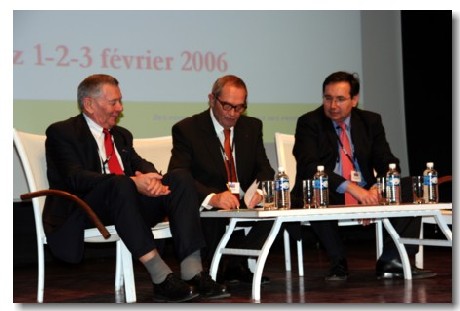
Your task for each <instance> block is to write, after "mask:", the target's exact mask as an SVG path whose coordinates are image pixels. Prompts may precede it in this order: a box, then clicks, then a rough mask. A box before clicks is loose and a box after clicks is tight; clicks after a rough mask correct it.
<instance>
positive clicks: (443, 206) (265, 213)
mask: <svg viewBox="0 0 460 311" xmlns="http://www.w3.org/2000/svg"><path fill="white" fill-rule="evenodd" d="M433 210H452V203H436V204H399V205H356V206H350V205H347V206H345V205H330V206H329V207H327V208H311V209H288V210H286V209H279V210H264V209H263V208H262V207H260V208H254V209H239V210H236V209H233V210H217V211H203V212H201V217H219V218H220V217H222V218H233V217H235V218H271V217H292V216H315V215H317V216H318V215H332V214H342V215H344V214H385V213H388V214H393V213H395V212H414V213H415V212H417V211H420V212H423V211H433ZM350 216H354V215H350Z"/></svg>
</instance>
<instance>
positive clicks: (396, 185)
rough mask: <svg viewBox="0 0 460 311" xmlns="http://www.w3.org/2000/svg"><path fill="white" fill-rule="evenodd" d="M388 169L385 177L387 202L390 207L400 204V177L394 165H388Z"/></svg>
mask: <svg viewBox="0 0 460 311" xmlns="http://www.w3.org/2000/svg"><path fill="white" fill-rule="evenodd" d="M388 167H389V169H388V172H387V175H386V178H387V184H386V190H387V193H386V195H387V201H388V204H390V205H394V204H399V203H400V202H401V175H400V174H399V172H398V171H397V170H396V164H395V163H390V164H389V165H388Z"/></svg>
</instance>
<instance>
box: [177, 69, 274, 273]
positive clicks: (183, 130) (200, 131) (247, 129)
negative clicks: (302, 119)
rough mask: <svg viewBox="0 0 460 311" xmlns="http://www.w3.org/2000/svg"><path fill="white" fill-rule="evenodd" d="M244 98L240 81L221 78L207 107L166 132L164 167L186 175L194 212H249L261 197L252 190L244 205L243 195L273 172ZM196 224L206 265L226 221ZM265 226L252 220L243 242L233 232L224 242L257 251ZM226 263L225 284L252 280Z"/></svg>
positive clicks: (259, 124) (258, 127) (243, 266)
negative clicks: (196, 206)
mask: <svg viewBox="0 0 460 311" xmlns="http://www.w3.org/2000/svg"><path fill="white" fill-rule="evenodd" d="M247 96H248V92H247V88H246V85H245V83H244V81H243V80H242V79H240V78H239V77H236V76H233V75H227V76H224V77H221V78H219V79H217V80H216V81H215V83H214V85H213V87H212V91H211V93H210V94H209V95H208V99H209V109H207V110H205V111H203V112H201V113H199V114H196V115H194V116H192V117H188V118H185V119H184V120H182V121H180V122H178V123H176V124H175V125H174V126H173V128H172V136H173V150H172V157H171V161H170V163H169V169H186V170H188V171H189V172H190V173H191V174H192V176H193V178H194V180H195V186H196V189H197V191H198V199H199V201H200V202H201V208H200V210H203V211H204V212H206V210H209V209H236V208H254V207H255V206H256V205H257V204H259V203H260V202H261V201H262V195H261V194H260V193H259V192H256V193H255V194H254V196H253V197H252V198H251V201H250V203H249V205H248V206H245V203H244V200H242V196H243V194H244V193H245V192H246V190H247V189H248V188H249V187H250V186H251V184H252V183H253V182H254V181H255V180H258V181H262V180H271V179H273V178H274V170H273V169H272V167H271V166H270V162H269V160H268V157H267V155H266V152H265V147H264V142H263V134H262V122H261V121H260V120H259V119H256V118H253V117H248V116H246V115H244V114H243V113H244V112H245V111H246V108H247ZM224 130H230V141H229V144H231V147H230V149H231V153H232V154H231V155H228V156H227V155H226V153H225V139H224V136H225V135H224ZM230 142H232V143H230ZM230 165H234V167H235V169H236V177H237V178H234V179H233V180H232V177H233V176H231V175H232V174H231V173H230V172H231V167H230ZM227 169H228V170H227ZM202 223H203V230H204V233H205V238H206V243H207V257H206V260H207V261H208V264H210V263H211V259H212V256H213V254H214V251H215V249H216V247H217V244H218V242H219V241H220V239H221V237H222V235H223V234H224V232H225V226H226V224H227V223H228V221H227V220H225V219H219V218H216V219H210V218H202ZM271 225H272V222H271V221H268V222H267V221H262V222H256V223H255V224H254V225H253V227H252V229H251V230H250V232H249V235H248V236H247V237H246V238H244V239H243V238H242V237H240V238H237V237H235V235H236V234H238V233H240V232H237V233H234V234H233V235H232V239H231V241H230V242H231V243H234V244H233V245H238V247H239V248H261V246H262V245H263V242H264V241H265V239H266V237H267V235H268V232H269V230H270V228H271ZM230 245H232V244H230ZM238 259H241V258H239V257H238ZM243 259H246V258H243ZM231 262H232V263H235V262H238V264H237V265H232V266H231V267H230V266H227V267H226V268H225V269H223V273H222V276H223V277H224V278H225V279H226V280H227V281H229V280H240V281H246V282H252V273H250V271H249V270H248V268H247V264H246V263H242V261H241V260H236V259H232V261H231ZM266 281H267V278H264V282H266Z"/></svg>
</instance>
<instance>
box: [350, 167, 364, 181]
mask: <svg viewBox="0 0 460 311" xmlns="http://www.w3.org/2000/svg"><path fill="white" fill-rule="evenodd" d="M350 174H351V176H350V177H351V181H354V182H357V183H360V182H361V180H362V178H361V173H360V172H358V171H355V170H352V171H351V172H350Z"/></svg>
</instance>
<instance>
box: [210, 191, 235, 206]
mask: <svg viewBox="0 0 460 311" xmlns="http://www.w3.org/2000/svg"><path fill="white" fill-rule="evenodd" d="M209 205H212V206H214V207H217V208H220V209H227V210H230V209H238V208H239V207H240V201H239V200H238V199H237V198H236V197H235V196H234V195H233V194H232V193H231V192H230V191H224V192H221V193H218V194H215V195H213V196H212V198H211V199H210V200H209Z"/></svg>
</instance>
